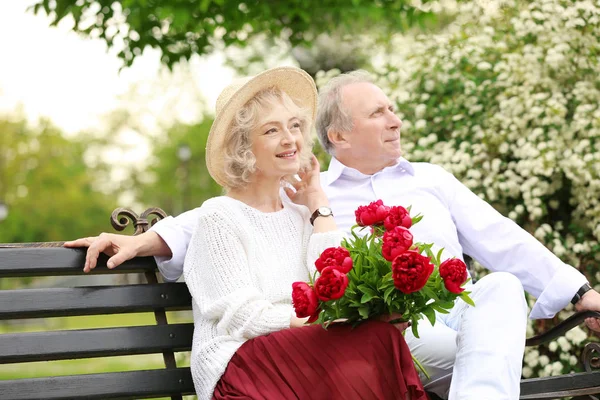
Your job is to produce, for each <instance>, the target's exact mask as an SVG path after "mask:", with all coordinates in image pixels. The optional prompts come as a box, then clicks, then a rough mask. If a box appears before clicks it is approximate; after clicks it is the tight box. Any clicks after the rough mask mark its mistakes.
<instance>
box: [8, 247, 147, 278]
mask: <svg viewBox="0 0 600 400" xmlns="http://www.w3.org/2000/svg"><path fill="white" fill-rule="evenodd" d="M85 254H86V249H85V248H80V249H67V248H63V247H22V248H13V247H0V278H5V277H21V276H58V275H83V274H84V272H83V265H84V263H85ZM107 261H108V257H107V256H106V255H104V254H101V255H100V257H99V258H98V267H96V268H95V269H94V272H93V274H123V273H132V272H144V271H154V270H156V262H155V261H154V258H153V257H136V258H134V259H133V260H129V261H126V262H124V263H123V264H122V265H120V266H119V267H118V268H115V269H108V268H106V262H107Z"/></svg>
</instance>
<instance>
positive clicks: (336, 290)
mask: <svg viewBox="0 0 600 400" xmlns="http://www.w3.org/2000/svg"><path fill="white" fill-rule="evenodd" d="M346 287H348V276H346V274H344V273H343V272H340V271H339V270H338V269H336V268H334V267H327V268H325V269H324V270H323V271H321V276H320V277H319V278H318V279H317V281H316V282H315V292H316V293H317V297H318V298H319V300H321V301H330V300H336V299H339V298H340V297H342V296H343V295H344V292H345V291H346Z"/></svg>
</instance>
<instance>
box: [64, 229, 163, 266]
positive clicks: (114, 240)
mask: <svg viewBox="0 0 600 400" xmlns="http://www.w3.org/2000/svg"><path fill="white" fill-rule="evenodd" d="M64 246H65V247H87V248H88V250H87V254H86V257H85V265H84V266H83V272H90V271H91V270H93V269H94V268H96V264H97V263H98V256H100V253H104V254H106V255H107V256H109V257H110V258H109V259H108V261H107V263H106V266H107V267H108V268H111V269H112V268H115V267H117V266H119V265H121V264H123V263H124V262H125V261H127V260H130V259H132V258H134V257H137V256H171V250H170V249H169V247H168V246H167V245H166V243H165V242H164V241H163V240H162V238H161V237H160V236H159V235H158V234H156V233H155V232H153V231H149V232H145V233H143V234H141V235H139V236H128V235H116V234H113V233H101V234H100V236H92V237H87V238H81V239H77V240H72V241H70V242H65V244H64Z"/></svg>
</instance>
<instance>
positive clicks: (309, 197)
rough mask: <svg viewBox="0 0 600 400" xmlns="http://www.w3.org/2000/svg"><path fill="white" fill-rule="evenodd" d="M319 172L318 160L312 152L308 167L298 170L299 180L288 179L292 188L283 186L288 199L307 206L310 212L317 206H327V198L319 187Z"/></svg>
mask: <svg viewBox="0 0 600 400" xmlns="http://www.w3.org/2000/svg"><path fill="white" fill-rule="evenodd" d="M320 174H321V167H320V166H319V161H318V160H317V157H315V156H314V154H313V156H312V159H311V165H310V167H309V168H307V169H305V170H302V171H300V172H298V176H299V177H300V180H296V179H290V180H289V181H288V182H289V183H290V185H292V187H293V188H294V189H292V188H289V187H286V188H284V190H285V193H286V194H287V196H288V197H289V198H290V200H292V201H293V202H294V203H296V204H300V205H303V206H306V207H308V209H309V211H310V212H311V213H312V212H314V211H315V210H316V209H317V208H319V207H322V206H329V200H328V199H327V196H326V195H325V192H324V191H323V188H322V187H321V180H320Z"/></svg>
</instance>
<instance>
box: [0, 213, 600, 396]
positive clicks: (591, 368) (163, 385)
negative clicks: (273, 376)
mask: <svg viewBox="0 0 600 400" xmlns="http://www.w3.org/2000/svg"><path fill="white" fill-rule="evenodd" d="M148 211H152V212H154V213H156V209H152V210H147V212H145V213H144V214H142V217H138V216H137V215H135V214H134V213H132V212H131V211H129V210H125V209H118V210H115V213H113V218H112V221H111V222H112V224H113V226H115V228H117V229H119V230H122V229H123V228H124V227H125V226H126V225H127V223H126V221H125V220H124V219H123V218H122V217H120V215H122V214H123V213H125V215H126V216H127V217H129V218H131V219H132V220H133V222H134V225H135V227H136V233H139V232H143V231H144V230H146V229H147V227H148V226H149V225H150V224H149V223H148V220H147V216H148ZM61 246H62V242H56V243H29V244H0V279H2V278H6V277H46V276H60V275H84V273H83V272H82V267H83V264H84V261H85V249H66V248H62V247H61ZM106 261H107V257H106V256H104V255H101V257H100V259H99V261H98V266H97V268H96V269H95V270H94V272H93V273H92V274H88V275H86V278H85V279H89V280H90V283H92V281H91V280H93V279H95V277H96V276H98V275H100V274H125V273H143V274H144V275H145V277H146V281H147V283H145V284H137V285H111V286H86V287H64V288H34V289H17V290H0V321H1V320H14V319H23V318H48V317H60V316H81V315H110V314H120V313H133V312H154V314H155V317H156V324H155V325H149V326H139V327H138V326H136V327H114V328H101V329H85V330H68V331H46V332H35V333H15V334H2V335H0V363H2V364H4V363H17V362H29V361H50V360H63V359H80V358H93V357H108V356H118V355H137V354H155V353H162V355H163V359H164V364H165V368H163V369H157V370H138V371H130V372H112V373H101V374H84V375H73V376H60V377H46V378H32V379H15V380H5V381H0V400H9V399H10V400H29V399H39V398H44V399H55V400H56V399H116V398H119V399H139V398H156V397H171V398H172V399H181V398H182V396H183V395H189V394H194V385H193V382H192V377H191V373H190V369H189V368H178V367H177V365H176V361H175V353H176V352H180V351H189V350H190V348H191V343H192V334H193V324H192V323H185V324H169V323H168V321H167V318H166V313H165V312H166V311H170V310H173V311H174V310H190V309H191V296H190V294H189V292H188V290H187V287H186V286H185V284H184V283H161V279H160V274H159V272H158V270H157V267H156V264H155V262H154V259H153V258H152V257H139V258H135V259H133V260H130V261H128V262H126V263H124V264H123V265H122V266H120V267H118V268H116V269H113V270H110V269H108V268H107V267H106ZM588 316H597V317H600V313H592V312H586V313H578V314H575V315H573V316H572V317H571V318H569V319H568V320H566V321H564V322H562V323H561V324H560V325H559V326H557V327H555V328H553V329H552V330H550V331H548V332H546V333H545V334H543V335H540V336H538V337H535V338H531V339H528V341H527V344H528V345H537V344H541V343H546V342H548V341H550V340H553V339H555V338H557V337H559V336H562V335H564V333H566V332H567V331H568V330H570V329H572V328H573V327H575V326H577V325H579V324H581V323H582V322H583V320H584V319H585V318H586V317H588ZM599 356H600V344H599V343H588V344H587V346H586V349H585V351H584V353H583V355H582V359H583V364H584V365H585V369H586V371H587V372H582V373H577V374H569V375H561V376H555V377H549V378H534V379H524V380H523V381H522V383H521V399H555V398H561V397H566V396H576V397H575V398H576V399H578V400H583V399H588V400H591V399H597V397H594V396H592V395H593V394H600V370H598V369H599V368H600V359H599ZM433 398H435V396H432V399H433Z"/></svg>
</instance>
